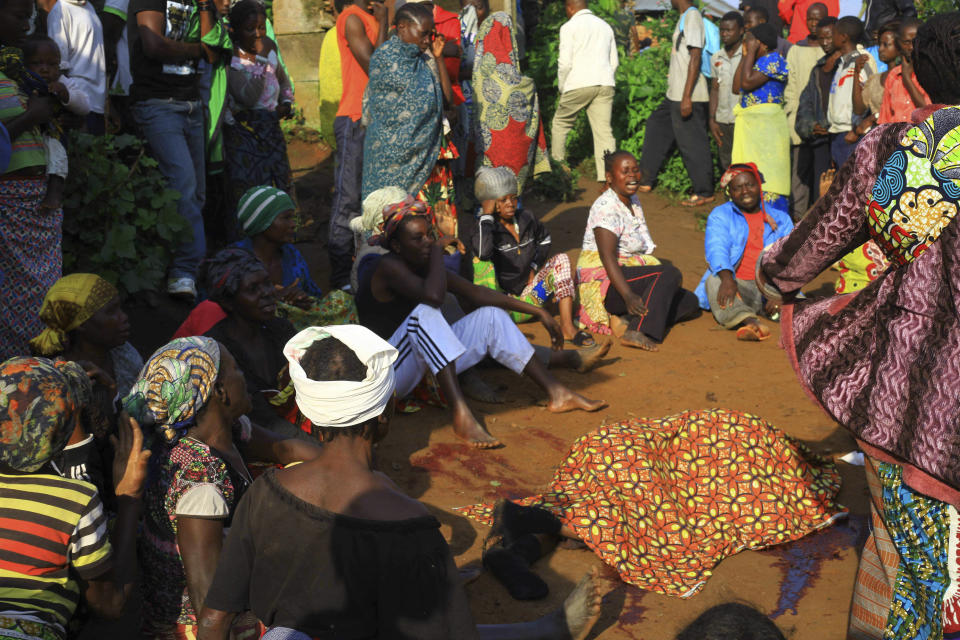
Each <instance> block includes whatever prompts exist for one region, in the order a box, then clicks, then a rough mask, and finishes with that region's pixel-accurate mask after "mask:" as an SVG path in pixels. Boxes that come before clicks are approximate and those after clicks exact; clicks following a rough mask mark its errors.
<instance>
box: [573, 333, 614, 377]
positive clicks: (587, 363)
mask: <svg viewBox="0 0 960 640" xmlns="http://www.w3.org/2000/svg"><path fill="white" fill-rule="evenodd" d="M611 344H612V343H611V342H610V341H609V340H604V341H603V342H598V343H597V344H595V345H593V346H592V347H588V348H586V349H580V350H579V351H574V353H575V354H576V358H575V363H576V367H575V368H576V370H577V373H587V372H588V371H593V369H594V368H596V366H597V365H598V364H600V361H601V360H602V359H603V356H605V355H607V352H608V351H610V346H611Z"/></svg>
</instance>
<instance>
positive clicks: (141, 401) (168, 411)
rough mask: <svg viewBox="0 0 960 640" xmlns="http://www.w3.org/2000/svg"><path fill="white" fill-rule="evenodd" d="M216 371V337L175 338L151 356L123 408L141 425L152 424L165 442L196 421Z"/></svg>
mask: <svg viewBox="0 0 960 640" xmlns="http://www.w3.org/2000/svg"><path fill="white" fill-rule="evenodd" d="M219 372H220V345H219V343H217V341H216V340H214V339H213V338H207V337H204V336H193V337H190V338H178V339H176V340H173V341H172V342H169V343H167V344H166V345H165V346H163V347H160V348H159V349H158V350H157V351H156V352H155V353H154V354H153V355H152V356H150V359H149V360H148V361H147V364H145V365H144V367H143V371H141V372H140V377H139V378H137V381H136V382H135V383H134V384H133V388H132V389H130V393H129V394H128V395H127V397H126V398H124V400H123V408H124V409H126V411H127V413H129V414H130V416H131V417H132V418H133V419H134V420H136V421H137V422H139V423H140V424H141V425H143V426H146V425H155V426H156V427H157V429H158V431H159V433H160V434H161V435H162V436H163V438H164V439H165V440H166V441H167V442H173V441H174V440H176V439H177V438H179V437H180V436H182V435H183V433H184V432H185V431H186V430H187V429H189V428H190V427H192V426H193V425H194V424H196V421H197V414H198V413H199V412H200V409H202V408H203V407H204V406H206V404H207V401H208V400H209V399H210V394H211V393H212V392H213V383H214V382H216V380H217V374H218V373H219Z"/></svg>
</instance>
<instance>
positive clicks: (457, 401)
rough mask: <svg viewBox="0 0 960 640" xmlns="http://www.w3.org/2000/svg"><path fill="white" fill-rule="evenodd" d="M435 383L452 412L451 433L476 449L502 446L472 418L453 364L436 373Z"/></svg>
mask: <svg viewBox="0 0 960 640" xmlns="http://www.w3.org/2000/svg"><path fill="white" fill-rule="evenodd" d="M437 383H438V384H439V385H440V390H441V391H443V395H444V397H445V398H446V399H447V402H449V403H450V409H451V410H452V411H453V432H454V433H455V434H457V436H459V437H461V438H463V439H464V440H466V441H467V442H469V443H470V444H472V445H473V446H474V447H476V448H478V449H491V448H494V447H499V446H502V445H501V443H500V441H499V440H497V439H496V438H494V437H493V436H492V435H490V432H489V431H487V430H486V429H484V428H483V426H482V425H481V424H480V423H479V422H477V419H476V418H475V417H474V416H473V412H472V411H471V410H470V407H469V405H467V399H466V397H464V395H463V390H462V389H461V388H460V381H459V380H458V379H457V369H456V365H455V363H453V362H451V363H450V364H448V365H447V366H445V367H444V368H443V369H441V370H440V371H438V372H437Z"/></svg>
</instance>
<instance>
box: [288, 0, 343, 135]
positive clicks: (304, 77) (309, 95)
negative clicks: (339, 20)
mask: <svg viewBox="0 0 960 640" xmlns="http://www.w3.org/2000/svg"><path fill="white" fill-rule="evenodd" d="M325 4H326V3H325V2H324V0H276V1H275V2H274V4H273V29H274V32H275V33H276V35H277V44H278V45H279V46H280V51H281V52H282V53H283V61H284V64H286V66H287V70H288V71H289V72H290V76H291V77H292V78H293V82H294V88H295V90H296V95H295V99H296V104H297V107H299V108H300V109H303V115H304V117H305V118H306V120H307V126H310V127H314V128H319V120H318V110H317V105H318V101H317V62H318V61H319V60H320V44H321V43H322V42H323V36H324V34H325V32H326V31H327V30H328V29H330V28H332V27H333V26H334V24H335V23H334V20H333V16H332V15H331V14H330V12H329V11H327V10H326V6H325Z"/></svg>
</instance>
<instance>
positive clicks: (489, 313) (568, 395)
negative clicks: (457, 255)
mask: <svg viewBox="0 0 960 640" xmlns="http://www.w3.org/2000/svg"><path fill="white" fill-rule="evenodd" d="M383 218H384V219H383V223H382V225H381V227H380V231H381V233H380V234H379V236H378V237H376V238H371V242H379V244H380V245H381V246H383V247H385V248H387V249H389V252H388V253H386V254H384V255H370V256H367V257H366V258H365V259H364V261H363V263H362V264H361V265H360V266H359V279H360V288H359V291H358V292H357V297H356V300H357V310H358V311H359V312H360V322H361V323H363V325H364V326H366V327H369V328H370V329H372V330H373V331H374V332H375V333H377V334H378V335H379V336H380V337H382V338H384V339H386V340H388V341H389V342H390V344H392V345H394V346H395V347H396V348H398V349H400V351H401V353H402V354H403V356H404V357H402V358H400V359H399V360H398V361H397V363H396V365H395V369H396V375H397V393H398V394H399V395H400V396H401V397H403V396H405V395H407V394H408V393H410V391H412V390H413V388H414V387H415V386H416V385H417V383H418V382H420V379H421V378H422V377H423V376H424V374H425V373H426V372H427V371H430V372H431V373H432V374H433V375H434V376H436V378H437V382H438V384H439V386H440V389H441V390H442V391H443V395H444V397H445V398H446V400H447V402H449V403H450V405H451V406H452V409H453V429H454V432H455V433H456V434H457V435H458V436H459V437H461V438H463V439H465V440H468V441H469V442H470V443H471V444H473V445H474V446H476V447H480V448H489V447H495V446H499V445H500V442H499V441H497V439H496V438H494V437H493V436H491V435H490V434H489V433H488V432H487V430H486V429H484V428H483V427H482V426H481V425H480V423H479V422H477V419H476V418H475V417H474V415H473V412H472V411H471V410H470V407H469V406H468V405H467V402H466V399H465V398H464V395H463V391H462V389H461V387H460V384H459V382H458V381H457V373H458V372H462V371H465V370H467V369H469V368H470V367H472V366H474V365H475V364H477V363H478V362H480V361H481V360H483V359H484V358H486V357H487V356H489V357H491V358H493V359H494V360H496V361H497V362H499V363H500V364H502V365H503V366H505V367H507V368H508V369H510V370H511V371H513V372H515V373H518V374H521V373H525V374H527V375H528V376H529V377H530V378H531V379H533V381H534V382H536V383H537V384H538V385H539V386H540V387H541V388H542V389H544V390H545V391H546V392H547V393H548V394H549V396H550V400H549V403H548V405H547V408H548V409H550V410H551V411H554V412H562V411H571V410H574V409H582V410H585V411H596V410H597V409H599V408H600V407H602V406H603V403H602V402H595V401H592V400H588V399H586V398H584V397H583V396H581V395H579V394H576V393H573V392H572V391H570V389H568V388H567V387H565V386H564V385H562V384H560V382H559V381H557V379H556V378H554V377H553V376H552V375H550V373H549V372H548V371H547V369H546V367H545V366H544V365H543V363H541V362H540V361H539V360H537V358H535V357H533V356H534V348H533V345H531V344H530V343H529V342H528V341H527V339H526V338H525V337H524V335H523V334H522V333H521V332H520V330H519V329H518V328H517V325H515V324H514V323H513V321H512V320H511V319H510V316H508V315H507V314H506V311H519V312H521V313H529V314H531V315H533V316H534V317H536V318H537V319H538V320H539V321H540V322H541V323H543V325H544V326H545V327H546V328H547V330H548V331H549V332H550V335H551V338H552V340H553V348H554V349H555V350H557V351H555V352H554V354H553V356H552V358H551V360H552V361H553V362H554V363H555V364H557V365H560V366H568V367H571V368H576V369H578V370H580V371H582V372H586V371H589V370H590V369H592V368H593V367H595V366H596V365H597V363H598V362H599V360H600V358H601V357H602V353H601V351H600V350H595V351H594V353H591V354H589V355H581V354H580V353H579V352H577V351H559V349H560V348H561V347H562V345H563V334H562V333H561V331H560V327H559V325H558V324H557V322H556V320H554V319H553V316H551V315H550V314H549V313H547V312H546V311H544V310H543V309H540V308H538V307H534V306H533V305H530V304H527V303H526V302H523V301H521V300H517V299H515V298H511V297H510V296H506V295H503V294H502V293H498V292H496V291H493V290H491V289H486V288H484V287H478V286H476V285H474V284H473V283H471V282H468V281H467V280H464V279H463V278H461V277H459V276H457V275H455V274H453V273H450V272H448V271H447V270H446V268H444V265H443V251H444V248H445V247H446V246H449V245H451V244H453V243H454V242H457V239H456V238H455V237H452V236H445V237H443V238H441V239H440V240H434V230H433V229H432V227H431V225H430V223H429V222H428V220H427V218H426V207H424V205H423V203H420V202H416V201H414V200H413V198H411V197H408V198H407V199H406V200H404V201H403V202H398V203H395V204H393V205H391V206H390V207H388V208H387V209H385V210H384V213H383ZM448 291H449V292H450V293H453V294H454V295H455V296H457V298H459V299H460V300H461V301H462V302H463V303H467V305H468V306H470V307H472V308H476V311H474V312H472V313H469V314H467V315H466V316H465V317H464V318H462V319H460V320H458V321H456V322H455V323H453V324H452V325H451V324H450V323H448V322H447V320H446V319H444V317H443V313H442V312H441V310H440V306H441V305H442V304H443V303H444V300H445V298H446V294H447V292H448Z"/></svg>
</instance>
